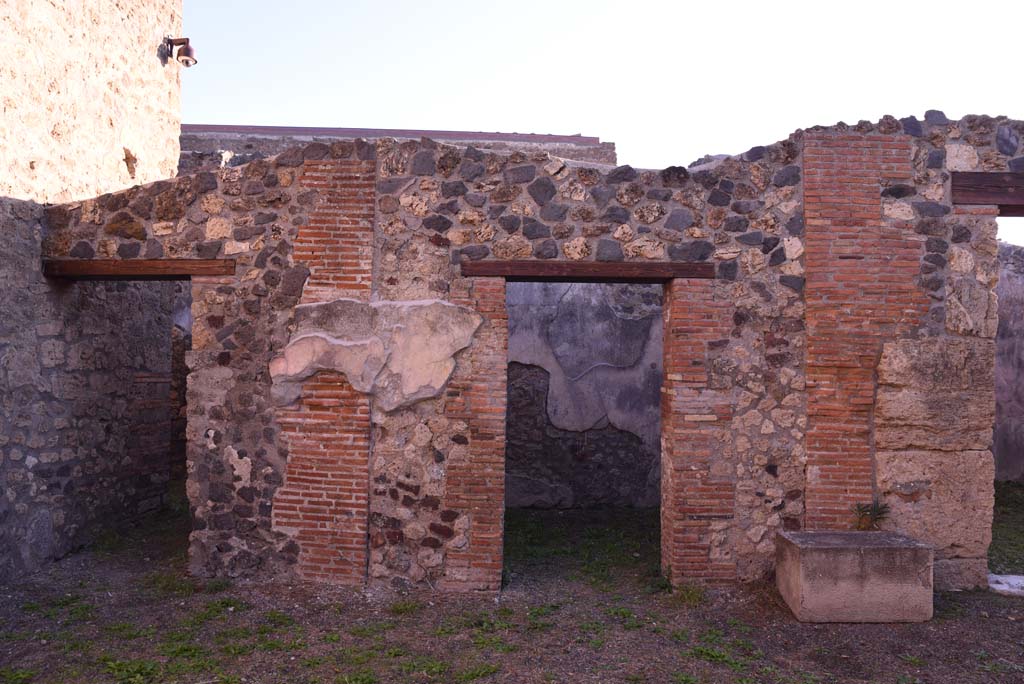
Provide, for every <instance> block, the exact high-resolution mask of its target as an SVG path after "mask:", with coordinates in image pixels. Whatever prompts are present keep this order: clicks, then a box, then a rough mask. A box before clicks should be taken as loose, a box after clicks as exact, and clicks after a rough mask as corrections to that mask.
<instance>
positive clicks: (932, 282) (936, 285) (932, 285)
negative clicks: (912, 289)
mask: <svg viewBox="0 0 1024 684" xmlns="http://www.w3.org/2000/svg"><path fill="white" fill-rule="evenodd" d="M945 284H946V281H945V280H944V279H943V277H942V276H941V275H931V276H928V277H927V278H921V287H923V288H924V289H925V290H928V291H929V292H935V291H936V290H938V289H940V288H941V287H942V286H943V285H945Z"/></svg>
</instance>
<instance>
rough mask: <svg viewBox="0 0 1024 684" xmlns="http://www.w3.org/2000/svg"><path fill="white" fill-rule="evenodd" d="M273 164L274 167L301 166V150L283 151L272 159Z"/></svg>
mask: <svg viewBox="0 0 1024 684" xmlns="http://www.w3.org/2000/svg"><path fill="white" fill-rule="evenodd" d="M274 164H275V165H276V166H299V165H300V164H302V148H301V147H292V148H291V149H287V150H285V151H284V152H282V153H281V154H279V155H277V157H276V158H275V159H274Z"/></svg>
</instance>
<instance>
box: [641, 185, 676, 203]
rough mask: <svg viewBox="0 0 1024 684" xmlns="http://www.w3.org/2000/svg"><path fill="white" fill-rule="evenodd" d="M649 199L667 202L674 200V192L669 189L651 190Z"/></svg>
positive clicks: (648, 192) (648, 193)
mask: <svg viewBox="0 0 1024 684" xmlns="http://www.w3.org/2000/svg"><path fill="white" fill-rule="evenodd" d="M647 199H652V200H658V201H660V202H667V201H669V200H670V199H672V191H671V190H669V189H668V188H651V189H650V190H648V191H647Z"/></svg>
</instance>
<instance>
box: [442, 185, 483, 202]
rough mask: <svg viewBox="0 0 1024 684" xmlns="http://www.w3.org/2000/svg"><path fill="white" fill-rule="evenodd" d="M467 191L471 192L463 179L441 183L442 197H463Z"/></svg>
mask: <svg viewBox="0 0 1024 684" xmlns="http://www.w3.org/2000/svg"><path fill="white" fill-rule="evenodd" d="M467 192H469V188H467V187H466V184H465V183H463V182H462V181H445V182H444V183H441V197H461V196H463V195H465V194H466V193H467ZM481 197H483V195H481ZM477 206H480V205H477Z"/></svg>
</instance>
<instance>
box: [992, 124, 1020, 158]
mask: <svg viewBox="0 0 1024 684" xmlns="http://www.w3.org/2000/svg"><path fill="white" fill-rule="evenodd" d="M1018 147H1020V136H1019V135H1018V134H1017V131H1015V130H1013V129H1012V128H1010V127H1009V126H1000V127H999V128H997V129H996V149H997V150H999V154H1005V155H1006V156H1008V157H1012V156H1013V155H1015V154H1017V148H1018Z"/></svg>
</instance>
